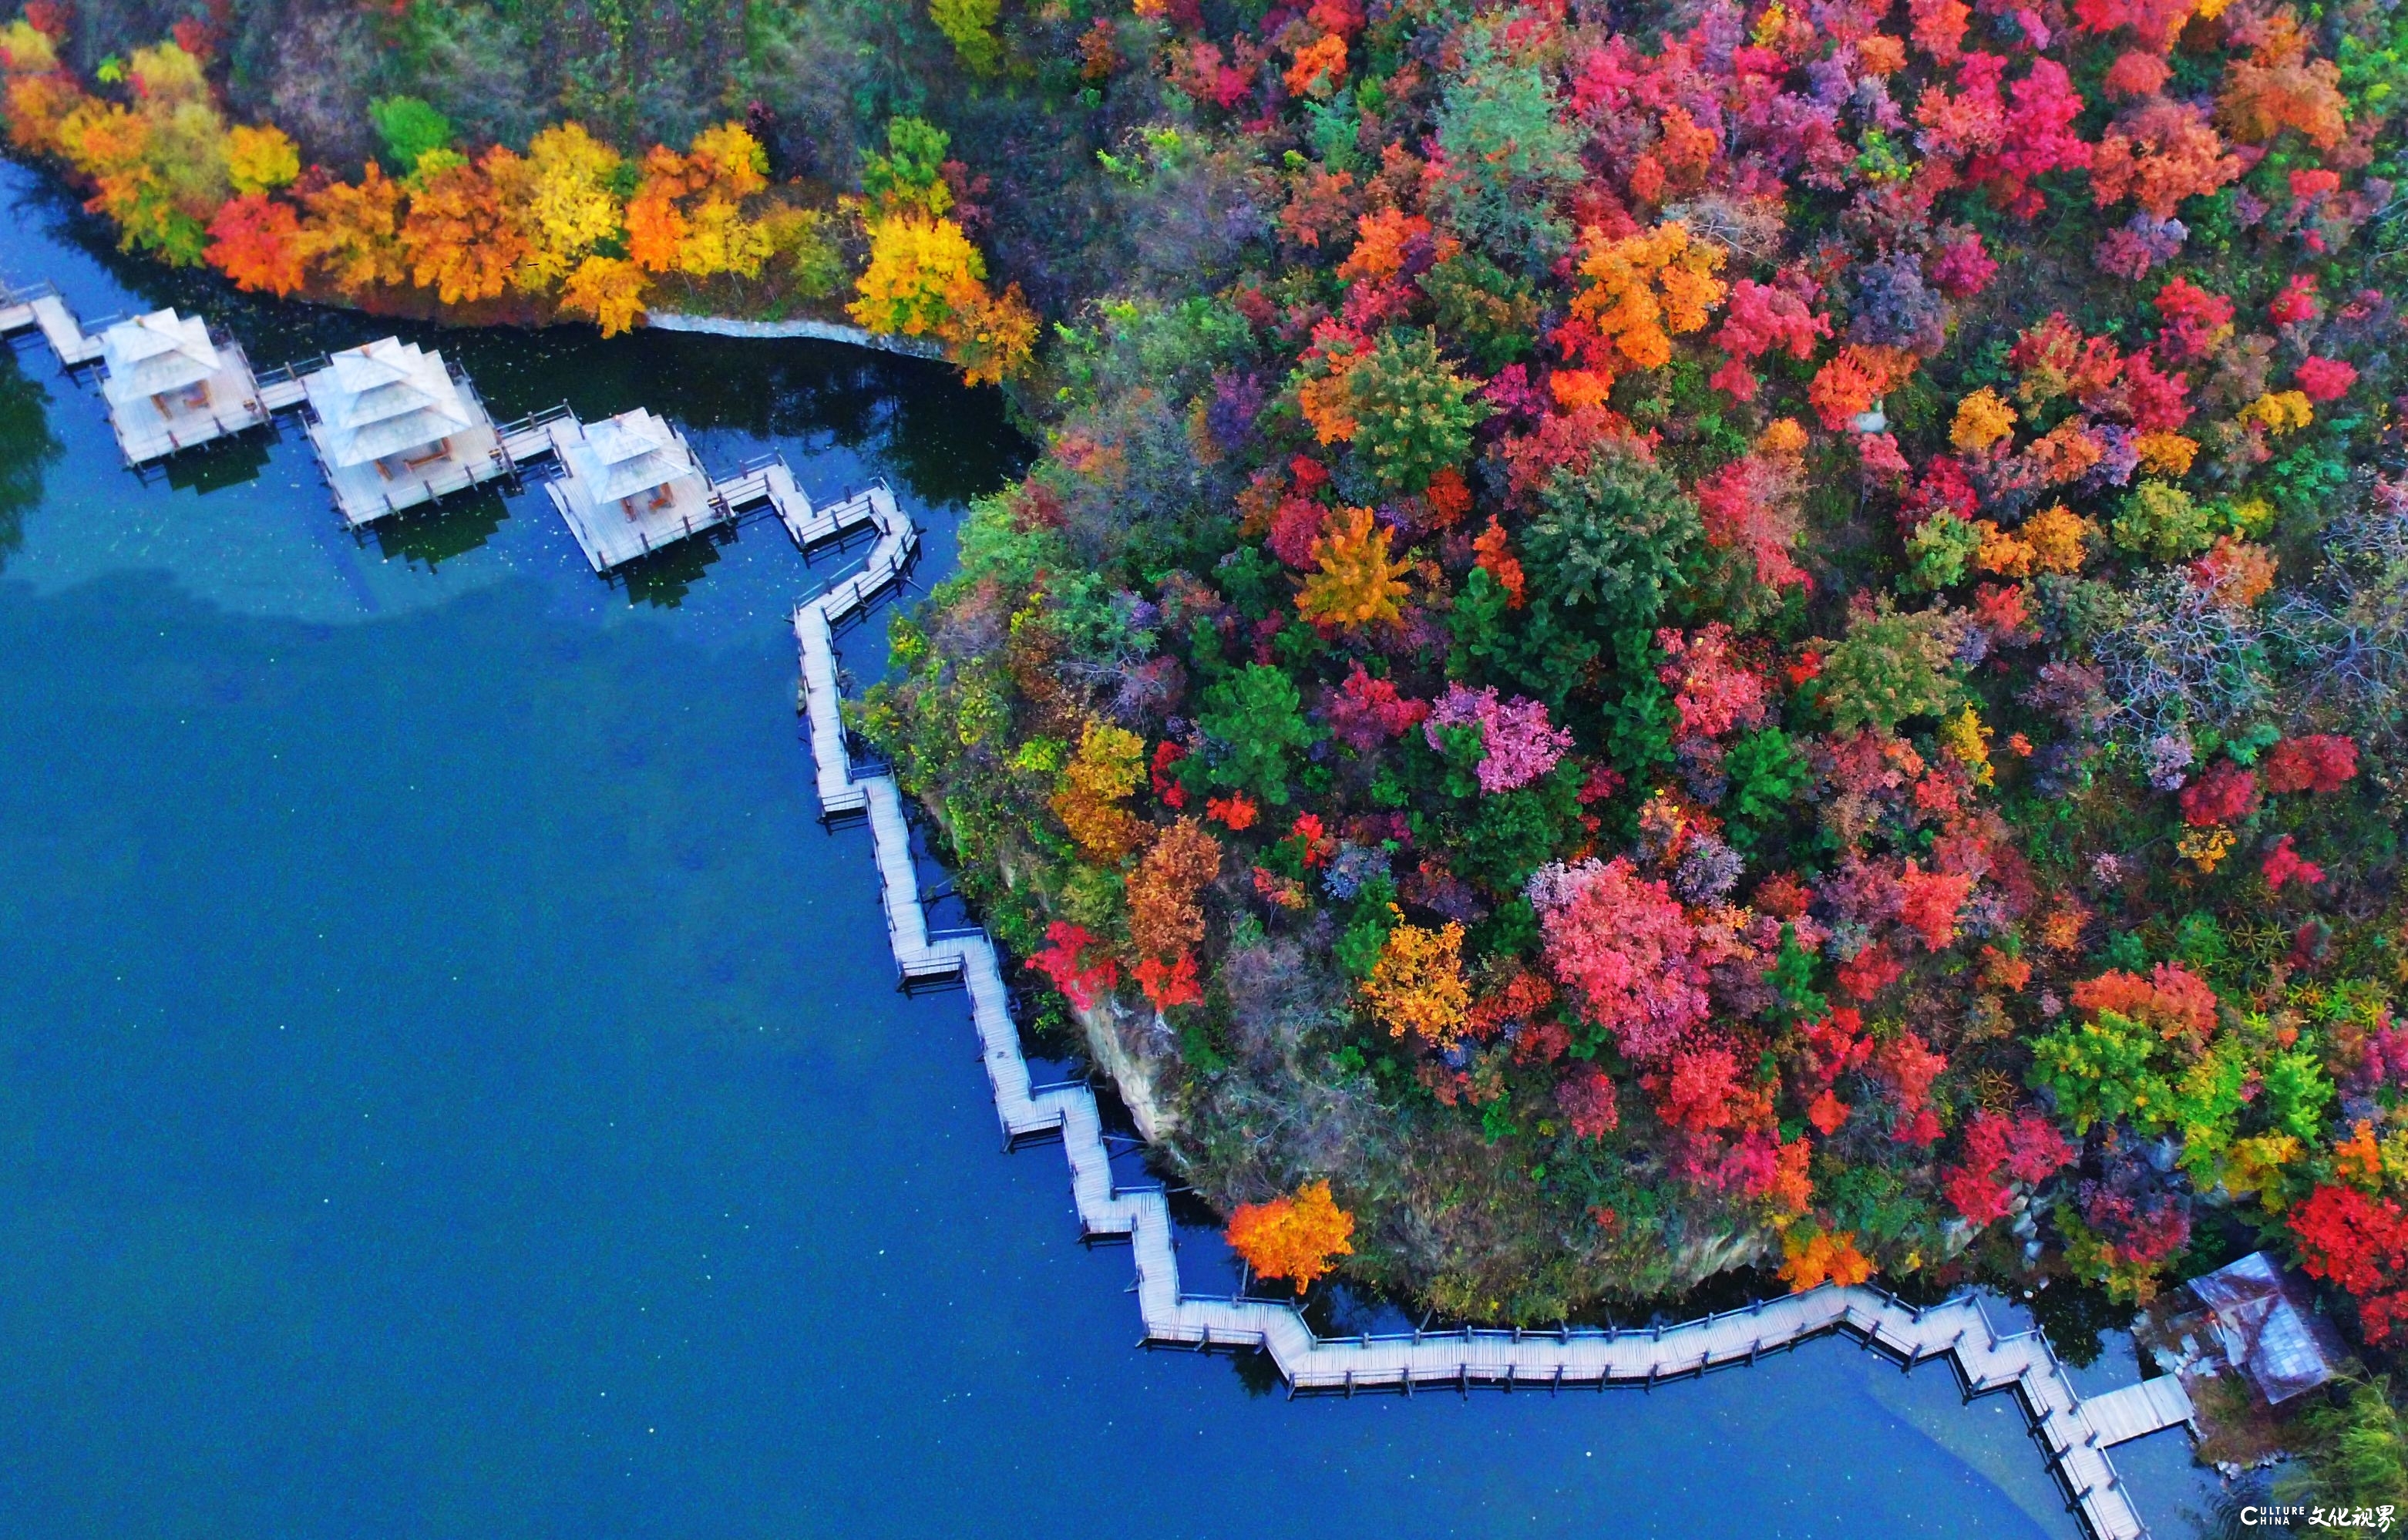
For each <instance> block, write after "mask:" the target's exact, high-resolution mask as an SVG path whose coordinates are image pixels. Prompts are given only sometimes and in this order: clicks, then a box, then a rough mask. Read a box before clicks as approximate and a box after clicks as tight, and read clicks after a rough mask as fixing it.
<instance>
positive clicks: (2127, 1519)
mask: <svg viewBox="0 0 2408 1540" xmlns="http://www.w3.org/2000/svg"><path fill="white" fill-rule="evenodd" d="M26 328H34V329H37V330H38V331H39V332H40V333H41V335H42V337H43V338H44V340H45V341H47V342H48V343H49V344H50V347H51V349H52V350H53V351H55V352H56V353H57V354H58V356H59V360H60V362H61V363H62V364H65V365H67V366H68V367H70V368H72V367H75V366H76V365H79V364H88V363H90V362H92V361H93V360H94V359H96V358H98V357H99V356H100V351H101V348H100V343H99V341H98V339H96V338H93V337H91V336H87V335H85V334H84V331H83V328H82V326H81V325H80V324H79V323H78V321H76V319H75V317H74V315H73V313H72V312H70V311H69V310H68V309H67V307H65V304H64V303H63V302H62V301H61V300H60V299H59V298H58V296H57V293H56V292H55V291H54V290H51V289H50V287H49V286H47V285H42V286H38V287H36V288H34V289H29V290H22V291H7V290H5V289H0V335H5V334H7V333H9V332H13V331H18V330H22V329H26ZM302 381H303V377H302V376H301V375H299V374H296V372H295V371H294V370H293V369H291V368H287V369H283V370H271V371H268V372H267V373H266V374H265V375H264V376H261V377H260V378H259V389H258V392H257V395H256V405H257V406H258V407H259V408H261V409H262V410H264V411H265V412H279V411H285V410H293V409H304V410H306V409H307V407H306V392H305V390H304V388H303V382H302ZM580 431H581V424H579V423H578V422H577V421H576V419H575V418H574V417H572V416H570V415H569V413H568V412H567V409H566V407H562V408H559V409H557V410H555V411H552V412H547V413H542V414H538V416H536V417H533V418H529V419H526V420H524V421H521V422H517V423H510V424H505V425H503V426H501V427H500V428H499V429H498V430H497V431H496V441H497V448H496V449H495V462H496V465H495V474H502V473H504V472H509V471H515V470H517V469H518V468H519V466H520V465H521V464H523V463H524V462H525V461H527V460H529V459H534V458H538V457H545V456H551V457H555V458H556V457H557V456H558V455H559V452H560V450H561V448H562V446H563V444H564V442H565V441H566V440H567V439H569V438H572V437H574V436H575V435H578V433H579V432H580ZM710 495H711V500H712V503H713V505H714V508H715V513H714V516H713V518H712V519H711V522H714V523H716V522H728V523H732V522H734V521H735V519H736V515H737V513H738V511H739V510H741V509H743V508H745V507H747V506H753V505H758V504H764V503H766V504H767V505H769V506H771V507H772V508H774V509H775V510H776V512H777V514H778V516H779V518H780V520H781V521H782V522H783V523H784V524H785V526H786V529H787V532H788V533H789V534H790V535H792V536H793V537H794V540H795V544H796V548H797V549H801V550H803V551H805V552H808V551H810V549H812V548H813V547H814V546H816V545H818V544H820V543H822V542H824V541H828V540H840V539H842V538H843V537H844V536H845V535H848V534H851V533H853V531H856V530H859V529H862V528H864V527H868V528H873V529H875V530H876V531H877V535H878V538H877V541H876V544H875V545H873V546H872V548H871V549H870V552H869V555H868V558H867V561H866V562H865V563H864V564H863V565H862V567H861V568H860V569H859V570H858V571H856V572H854V573H853V574H852V575H851V576H849V577H847V578H845V579H844V580H843V581H841V582H839V583H838V584H836V585H835V586H834V587H832V588H830V589H828V590H827V591H826V592H823V593H820V594H818V595H817V596H816V597H814V598H812V599H810V601H809V602H807V603H805V604H804V605H802V606H800V607H798V608H797V609H796V611H795V620H794V623H795V638H796V644H797V646H798V648H799V649H800V652H801V661H802V677H803V706H804V709H805V712H806V714H807V716H808V718H809V721H810V738H811V752H812V756H813V759H814V760H815V762H816V767H817V786H818V791H819V798H820V807H821V811H822V816H823V817H824V818H828V819H834V818H837V817H840V816H844V815H849V814H853V813H860V814H864V815H866V817H867V822H868V824H869V829H870V834H871V839H872V843H873V846H874V848H875V852H876V856H877V861H878V872H879V897H880V899H881V901H882V903H883V905H885V910H886V925H887V936H888V940H889V942H890V943H891V945H892V947H893V949H894V953H895V964H896V971H897V973H898V975H899V976H900V979H901V981H902V982H903V983H904V984H906V985H909V984H912V983H918V982H929V981H936V980H955V979H957V980H959V981H960V982H961V984H962V985H963V987H964V990H965V992H967V993H968V997H969V1002H970V1016H971V1020H972V1021H973V1022H974V1024H975V1025H976V1027H977V1029H978V1035H979V1042H980V1047H981V1057H982V1061H983V1062H984V1063H985V1065H986V1073H987V1080H988V1082H989V1084H990V1085H991V1086H992V1087H993V1089H994V1091H995V1105H996V1118H997V1119H999V1121H1000V1122H1001V1124H1002V1132H1003V1137H1004V1142H1005V1143H1006V1144H1007V1145H1009V1144H1014V1143H1017V1142H1019V1141H1021V1140H1023V1139H1028V1138H1034V1137H1039V1136H1044V1135H1059V1137H1060V1138H1061V1140H1062V1144H1063V1148H1064V1152H1065V1153H1066V1154H1067V1155H1068V1159H1069V1162H1070V1179H1071V1188H1072V1191H1073V1192H1074V1193H1075V1195H1076V1198H1077V1203H1078V1212H1079V1221H1080V1225H1081V1227H1082V1230H1083V1231H1084V1233H1086V1234H1087V1235H1089V1236H1122V1235H1125V1236H1127V1237H1128V1239H1129V1242H1130V1248H1131V1250H1132V1252H1133V1253H1134V1256H1135V1260H1136V1264H1137V1295H1138V1304H1139V1308H1140V1312H1141V1314H1142V1315H1143V1317H1144V1320H1145V1333H1146V1340H1147V1341H1148V1342H1150V1343H1173V1344H1185V1345H1189V1346H1193V1347H1203V1348H1211V1347H1259V1348H1261V1349H1263V1350H1265V1351H1267V1352H1268V1353H1269V1354H1270V1356H1271V1359H1272V1362H1275V1363H1276V1364H1278V1366H1279V1370H1280V1373H1281V1374H1283V1375H1284V1376H1286V1377H1287V1380H1288V1383H1289V1385H1290V1387H1291V1388H1292V1390H1294V1391H1306V1390H1312V1391H1341V1392H1343V1393H1346V1394H1352V1393H1354V1392H1355V1391H1356V1390H1402V1391H1404V1392H1406V1393H1408V1394H1410V1393H1412V1390H1413V1389H1414V1387H1416V1386H1454V1387H1456V1388H1459V1389H1464V1390H1469V1388H1470V1387H1472V1386H1474V1385H1494V1386H1498V1387H1501V1388H1504V1389H1508V1390H1511V1389H1512V1388H1514V1387H1517V1386H1544V1387H1548V1388H1550V1389H1555V1390H1569V1389H1571V1388H1574V1387H1588V1388H1592V1389H1596V1390H1603V1389H1605V1388H1607V1387H1608V1386H1613V1385H1632V1386H1652V1385H1655V1384H1656V1383H1658V1382H1660V1381H1663V1380H1668V1379H1676V1378H1679V1377H1681V1376H1684V1375H1700V1374H1704V1373H1705V1372H1706V1371H1708V1370H1710V1369H1714V1368H1719V1367H1722V1366H1725V1365H1727V1364H1735V1363H1752V1362H1755V1361H1756V1359H1757V1358H1758V1357H1759V1356H1760V1355H1762V1354H1763V1353H1765V1352H1767V1351H1775V1350H1778V1349H1780V1348H1784V1347H1790V1346H1792V1345H1794V1344H1796V1343H1799V1342H1802V1341H1804V1340H1806V1339H1808V1338H1810V1337H1813V1336H1818V1335H1821V1334H1823V1333H1828V1332H1846V1333H1850V1334H1852V1335H1854V1336H1856V1337H1858V1338H1860V1339H1861V1340H1862V1341H1864V1342H1865V1344H1866V1345H1867V1346H1869V1347H1876V1348H1879V1349H1881V1350H1883V1351H1885V1352H1887V1353H1890V1354H1892V1355H1894V1356H1896V1357H1898V1358H1899V1359H1901V1360H1903V1361H1904V1362H1908V1363H1910V1364H1912V1363H1914V1362H1917V1361H1919V1360H1922V1359H1927V1358H1934V1357H1945V1358H1947V1359H1948V1360H1949V1361H1950V1362H1951V1363H1952V1364H1953V1365H1954V1366H1955V1368H1956V1371H1957V1376H1958V1378H1959V1380H1960V1381H1961V1382H1962V1383H1963V1385H1964V1387H1965V1390H1966V1393H1967V1394H1968V1395H1969V1396H1971V1395H1977V1394H1982V1393H1985V1392H1987V1391H1992V1390H2014V1391H2015V1392H2016V1393H2017V1394H2018V1396H2019V1397H2020V1398H2021V1400H2022V1403H2023V1405H2024V1407H2025V1410H2026V1411H2027V1412H2028V1414H2029V1415H2030V1417H2031V1419H2032V1421H2033V1425H2034V1427H2035V1429H2036V1431H2037V1432H2038V1433H2039V1434H2040V1436H2041V1439H2042V1443H2043V1444H2044V1445H2045V1446H2046V1447H2047V1449H2048V1451H2049V1458H2050V1461H2051V1462H2052V1464H2053V1467H2054V1468H2055V1469H2056V1471H2057V1476H2058V1477H2059V1479H2060V1480H2061V1481H2063V1483H2064V1484H2065V1487H2066V1490H2067V1491H2068V1492H2069V1493H2070V1494H2071V1498H2072V1503H2071V1506H2072V1507H2073V1509H2074V1511H2076V1512H2078V1513H2079V1514H2080V1515H2081V1516H2082V1519H2083V1521H2084V1523H2085V1525H2087V1526H2088V1528H2089V1529H2090V1531H2091V1532H2092V1533H2094V1534H2096V1535H2098V1536H2099V1537H2100V1540H2146V1536H2147V1534H2148V1531H2147V1529H2146V1527H2145V1526H2143V1524H2142V1522H2141V1519H2140V1515H2139V1513H2138V1512H2137V1511H2135V1509H2134V1507H2133V1505H2132V1502H2131V1499H2130V1498H2129V1496H2128V1494H2127V1493H2126V1492H2125V1490H2124V1488H2123V1485H2122V1483H2121V1482H2120V1481H2119V1480H2118V1479H2117V1477H2116V1476H2115V1471H2114V1466H2113V1465H2112V1464H2111V1463H2110V1462H2109V1461H2108V1458H2107V1452H2106V1451H2107V1447H2108V1446H2109V1445H2112V1444H2117V1443H2121V1442H2123V1441H2125V1440H2126V1439H2130V1438H2137V1437H2140V1436H2142V1435H2143V1434H2144V1433H2153V1432H2156V1431H2157V1430H2158V1429H2161V1428H2169V1427H2172V1426H2174V1425H2176V1424H2177V1423H2181V1422H2185V1421H2186V1420H2188V1419H2189V1417H2190V1414H2191V1408H2190V1403H2189V1401H2188V1399H2187V1398H2186V1396H2185V1395H2184V1393H2183V1390H2182V1387H2181V1386H2180V1385H2179V1384H2177V1383H2175V1382H2174V1381H2172V1380H2171V1379H2157V1380H2150V1381H2146V1382H2144V1383H2143V1384H2141V1385H2136V1386H2130V1387H2128V1388H2126V1389H2125V1390H2117V1391H2115V1392H2114V1393H2112V1394H2109V1395H2104V1396H2100V1397H2098V1398H2096V1399H2094V1400H2093V1401H2091V1402H2090V1403H2088V1404H2087V1405H2085V1403H2084V1402H2083V1400H2082V1398H2081V1397H2080V1396H2079V1395H2078V1394H2077V1393H2076V1392H2075V1390H2074V1389H2073V1386H2072V1384H2071V1381H2070V1380H2068V1379H2067V1378H2066V1376H2065V1373H2064V1370H2063V1369H2062V1367H2061V1366H2059V1364H2058V1363H2057V1357H2056V1355H2055V1354H2054V1353H2053V1352H2052V1351H2051V1350H2050V1349H2049V1347H2048V1343H2047V1341H2046V1339H2045V1338H2043V1337H2042V1336H2041V1334H2040V1333H2037V1332H2026V1333H2018V1334H2016V1335H2014V1336H2008V1337H2001V1336H2000V1335H1999V1334H1998V1333H1997V1332H1996V1330H1994V1329H1993V1328H1992V1327H1991V1325H1990V1322H1989V1319H1988V1318H1987V1317H1986V1316H1985V1314H1984V1313H1983V1310H1982V1306H1981V1305H1980V1303H1979V1302H1978V1301H1977V1300H1975V1299H1973V1298H1972V1297H1971V1296H1962V1297H1959V1298H1957V1299H1952V1300H1949V1301H1947V1302H1945V1303H1943V1304H1940V1305H1929V1306H1922V1307H1917V1306H1914V1305H1906V1304H1903V1303H1901V1302H1900V1301H1899V1300H1898V1299H1896V1298H1895V1297H1893V1296H1891V1295H1889V1294H1887V1293H1885V1292H1883V1291H1881V1290H1874V1289H1867V1288H1862V1287H1854V1288H1841V1287H1834V1286H1826V1287H1824V1288H1820V1289H1816V1290H1812V1291H1810V1292H1807V1293H1803V1294H1794V1295H1790V1296H1788V1297H1787V1298H1784V1299H1777V1300H1769V1301H1767V1302H1765V1303H1763V1304H1761V1305H1750V1306H1747V1307H1746V1308H1743V1309H1739V1310H1730V1311H1724V1312H1721V1313H1719V1314H1716V1315H1712V1316H1708V1317H1706V1318H1705V1319H1702V1320H1693V1321H1687V1322H1684V1323H1683V1324H1681V1325H1678V1326H1670V1327H1661V1328H1648V1329H1646V1330H1640V1331H1625V1330H1598V1329H1594V1328H1566V1329H1564V1330H1561V1331H1556V1332H1545V1333H1530V1332H1525V1331H1519V1330H1513V1331H1500V1330H1493V1329H1487V1328H1470V1327H1467V1328H1462V1329H1459V1330H1455V1331H1451V1332H1434V1333H1422V1332H1414V1333H1398V1334H1391V1335H1385V1336H1371V1335H1365V1336H1361V1337H1339V1338H1323V1337H1319V1336H1316V1335H1315V1334H1314V1333H1313V1332H1312V1328H1311V1327H1309V1326H1307V1325H1306V1324H1305V1321H1304V1318H1303V1317H1302V1316H1301V1315H1299V1314H1298V1313H1297V1310H1296V1309H1295V1307H1294V1306H1293V1305H1287V1304H1283V1303H1277V1302H1272V1301H1267V1300H1252V1299H1245V1298H1235V1299H1221V1298H1217V1297H1214V1298H1202V1297H1192V1296H1189V1295H1186V1294H1184V1293H1183V1292H1182V1291H1181V1290H1180V1286H1179V1261H1178V1256H1177V1252H1176V1249H1175V1248H1174V1246H1173V1244H1172V1231H1171V1222H1170V1209H1169V1205H1168V1203H1167V1202H1166V1201H1165V1199H1164V1196H1163V1194H1162V1192H1161V1191H1160V1190H1159V1189H1155V1188H1143V1189H1129V1190H1124V1189H1122V1188H1120V1187H1119V1186H1118V1185H1117V1184H1116V1183H1115V1182H1114V1181H1113V1179H1112V1170H1111V1152H1110V1150H1109V1149H1108V1148H1107V1147H1106V1146H1105V1143H1104V1136H1103V1123H1102V1119H1101V1117H1100V1115H1099V1114H1098V1112H1097V1106H1096V1098H1095V1094H1094V1093H1093V1092H1092V1091H1089V1090H1088V1088H1087V1087H1086V1086H1085V1085H1083V1084H1070V1085H1056V1086H1042V1087H1040V1086H1035V1085H1032V1084H1031V1083H1030V1080H1029V1075H1028V1062H1027V1060H1026V1059H1025V1058H1024V1057H1023V1056H1022V1053H1021V1048H1020V1030H1019V1028H1018V1026H1017V1025H1016V1024H1015V1023H1014V1021H1013V1020H1012V1016H1011V996H1010V993H1009V991H1007V989H1006V988H1005V985H1004V977H1003V963H1002V960H1001V959H1000V958H999V957H998V956H997V954H996V948H995V944H994V942H993V941H992V940H990V939H989V938H988V936H987V935H986V934H985V933H984V932H983V931H980V930H974V929H973V930H966V931H952V932H939V933H934V934H932V933H931V932H930V931H929V929H928V923H927V915H926V911H925V909H924V908H923V906H922V905H921V900H920V887H919V873H918V871H917V869H916V868H915V867H914V865H913V863H912V856H911V839H910V824H909V822H908V820H906V818H905V815H904V808H903V798H902V793H901V791H899V790H898V789H897V788H896V784H895V780H894V777H891V776H887V775H883V774H860V775H856V774H855V773H854V771H853V763H852V759H851V756H850V754H849V753H848V752H847V749H846V743H845V731H844V721H843V717H842V713H841V709H840V704H839V703H840V699H841V692H840V690H839V684H838V678H837V664H836V644H835V634H836V630H837V628H838V627H839V626H841V625H843V624H844V623H845V622H846V621H848V620H853V619H854V618H856V617H858V616H859V615H861V614H862V613H863V612H864V611H866V610H867V608H868V606H869V605H870V603H871V602H872V601H873V600H875V599H876V598H877V597H878V596H879V595H880V594H881V593H882V592H885V591H886V589H887V588H889V587H890V586H892V585H894V584H896V583H897V582H899V581H900V580H901V578H902V577H903V575H904V573H905V572H906V571H907V570H908V569H909V567H910V563H911V560H912V558H913V556H914V555H915V554H916V553H917V549H918V539H919V532H918V531H917V530H916V529H914V528H913V527H912V525H911V523H910V520H907V519H905V518H904V517H903V515H902V514H901V512H900V511H899V510H898V509H897V508H896V503H895V497H894V493H893V492H891V491H890V490H888V489H887V488H886V487H885V486H884V485H883V484H881V485H878V486H875V487H872V488H870V489H869V490H868V491H867V492H862V493H859V494H858V495H855V496H852V497H848V498H846V499H845V500H844V501H843V502H840V503H838V504H836V505H834V506H829V507H826V508H817V507H814V506H812V505H811V502H810V498H808V497H807V496H805V495H804V494H803V492H802V491H801V489H800V488H799V487H797V486H796V482H795V479H794V476H793V473H792V472H791V471H789V470H788V469H787V467H786V465H785V463H783V462H782V461H781V460H778V459H776V458H775V457H771V458H769V459H767V460H763V461H758V462H755V463H752V464H749V465H746V466H745V467H743V469H742V470H741V471H740V472H739V473H738V475H737V476H736V477H734V478H730V479H728V480H725V481H719V482H714V483H712V484H711V488H710ZM571 527H572V529H575V528H576V525H575V522H574V520H572V521H571ZM698 527H699V526H698ZM698 527H697V528H698ZM585 540H586V536H585V535H584V533H583V532H580V543H581V545H582V544H584V543H585ZM641 548H642V549H653V548H652V544H651V543H650V542H649V540H647V541H645V542H642V543H641ZM588 556H589V558H590V559H591V560H592V561H593V563H594V565H595V569H596V570H597V571H601V570H607V568H608V567H609V566H614V565H616V564H618V562H619V561H620V560H624V559H625V558H624V557H620V556H618V555H616V554H615V553H606V552H600V551H596V550H595V549H591V548H589V549H588Z"/></svg>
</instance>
